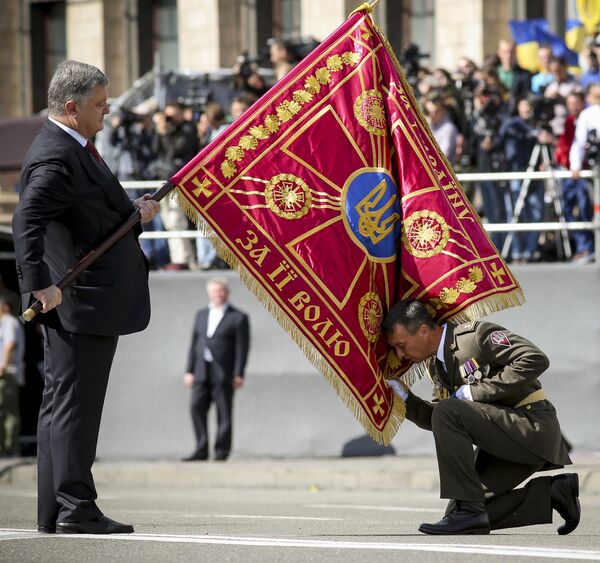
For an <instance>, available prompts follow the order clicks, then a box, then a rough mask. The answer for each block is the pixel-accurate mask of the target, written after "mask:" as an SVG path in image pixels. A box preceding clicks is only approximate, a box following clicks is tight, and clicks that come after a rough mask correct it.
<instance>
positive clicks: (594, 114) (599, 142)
mask: <svg viewBox="0 0 600 563" xmlns="http://www.w3.org/2000/svg"><path fill="white" fill-rule="evenodd" d="M587 101H588V104H589V106H588V107H587V108H585V109H584V110H583V111H582V112H581V113H580V114H579V117H578V118H577V122H576V126H575V138H574V139H573V144H572V145H571V150H570V151H569V164H570V169H571V176H572V177H573V179H575V180H579V179H580V176H579V173H580V172H581V170H582V168H583V166H584V164H587V166H589V167H590V168H595V169H596V170H597V169H598V167H600V154H599V153H600V84H597V83H596V84H591V85H590V86H589V87H588V92H587ZM586 193H587V189H586ZM588 195H589V194H588ZM579 213H580V216H581V209H580V212H579ZM591 215H592V211H591V210H589V211H587V213H585V214H584V217H587V218H588V220H589V219H591ZM583 220H585V219H583ZM590 236H591V233H590ZM578 258H580V259H582V261H588V262H589V261H591V260H593V254H592V250H591V249H590V252H589V254H588V255H585V256H580V257H578Z"/></svg>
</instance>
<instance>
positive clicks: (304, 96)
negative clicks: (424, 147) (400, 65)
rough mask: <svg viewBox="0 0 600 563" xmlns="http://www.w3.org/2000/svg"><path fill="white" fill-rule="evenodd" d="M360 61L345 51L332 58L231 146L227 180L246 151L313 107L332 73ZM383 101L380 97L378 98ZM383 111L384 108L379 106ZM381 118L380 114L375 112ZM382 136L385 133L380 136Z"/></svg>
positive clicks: (225, 164) (223, 167)
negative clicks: (260, 122) (308, 106)
mask: <svg viewBox="0 0 600 563" xmlns="http://www.w3.org/2000/svg"><path fill="white" fill-rule="evenodd" d="M360 60H361V57H360V54H359V53H354V52H352V51H346V52H345V53H343V54H342V55H332V56H331V57H329V58H328V59H327V61H326V65H327V66H324V67H320V68H318V69H316V70H315V73H314V75H311V76H308V77H307V78H306V81H305V82H304V90H302V89H299V90H295V91H294V92H293V94H292V98H291V99H289V100H283V101H282V102H281V103H280V104H279V105H278V106H277V107H276V108H275V112H276V114H277V115H274V114H270V115H267V116H266V117H265V121H264V125H258V126H254V127H252V128H251V129H250V130H249V131H248V132H247V133H246V134H245V135H243V136H242V137H241V138H240V139H239V142H238V144H237V145H231V146H229V147H227V149H225V158H226V160H224V161H223V162H222V163H221V172H222V173H223V176H225V178H232V177H233V176H235V174H236V173H237V167H236V165H235V164H234V162H238V161H240V160H242V158H243V157H244V151H253V150H255V149H256V148H257V147H258V144H259V141H261V140H263V139H268V138H269V137H270V136H271V134H273V133H276V132H277V131H278V130H279V127H280V126H281V124H282V123H285V122H288V121H291V120H292V119H294V117H295V116H296V115H298V114H299V113H300V111H301V110H302V108H303V106H304V105H306V104H310V102H312V101H313V98H314V96H315V95H316V94H318V93H319V92H320V91H321V87H322V86H326V85H328V84H329V83H330V82H331V79H332V73H334V72H339V71H340V70H342V69H343V68H344V65H346V66H355V65H356V64H358V62H359V61H360ZM379 97H380V98H381V94H379ZM379 105H380V107H381V110H383V105H382V104H381V102H379ZM374 111H375V113H376V114H377V115H379V110H374ZM383 120H384V121H383V124H384V127H385V114H383ZM377 134H378V135H382V134H384V133H377Z"/></svg>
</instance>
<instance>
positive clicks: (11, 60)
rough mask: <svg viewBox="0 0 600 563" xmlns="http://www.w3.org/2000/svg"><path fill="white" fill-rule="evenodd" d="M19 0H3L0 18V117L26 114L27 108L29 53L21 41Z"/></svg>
mask: <svg viewBox="0 0 600 563" xmlns="http://www.w3.org/2000/svg"><path fill="white" fill-rule="evenodd" d="M25 9H26V7H25V3H24V2H22V1H21V0H4V2H2V17H1V18H0V68H2V84H1V85H0V118H2V117H14V116H21V115H28V114H29V113H30V111H31V81H30V74H31V63H30V60H31V57H30V51H29V48H28V44H29V41H28V40H27V41H25V39H26V36H24V35H23V34H24V28H25V27H26V28H27V29H28V28H29V26H28V25H27V26H25V17H24V10H25Z"/></svg>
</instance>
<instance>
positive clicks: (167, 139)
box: [151, 102, 198, 270]
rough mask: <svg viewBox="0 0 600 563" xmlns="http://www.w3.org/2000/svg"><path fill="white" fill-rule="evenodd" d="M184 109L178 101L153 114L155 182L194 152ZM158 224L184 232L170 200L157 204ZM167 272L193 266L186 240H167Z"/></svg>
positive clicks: (182, 218)
mask: <svg viewBox="0 0 600 563" xmlns="http://www.w3.org/2000/svg"><path fill="white" fill-rule="evenodd" d="M184 110H185V108H184V106H183V105H182V104H180V103H178V102H170V103H168V104H166V106H165V109H164V110H163V111H162V112H158V113H156V114H155V115H154V122H155V124H156V131H157V135H156V137H155V139H154V149H155V151H156V155H157V159H156V161H155V162H154V163H153V164H152V167H151V168H152V171H153V176H154V178H155V179H157V180H167V179H169V178H170V177H171V176H172V175H173V174H174V173H175V172H177V170H179V169H180V168H181V167H182V166H183V165H184V164H186V163H187V162H188V161H190V160H191V159H192V158H193V157H194V156H195V155H196V153H197V152H198V138H197V136H196V128H195V126H194V124H193V123H191V122H189V121H186V120H185V119H184ZM160 215H161V219H162V222H163V224H164V226H165V229H167V230H168V231H185V230H187V229H188V226H189V225H188V219H187V217H186V215H185V213H184V212H183V211H182V210H181V209H180V208H179V206H178V205H177V203H176V202H175V201H174V200H173V198H170V197H166V198H164V199H163V200H162V201H161V211H160ZM168 244H169V254H170V257H171V263H170V264H167V266H166V268H167V269H170V270H187V269H188V268H189V267H190V265H191V264H193V263H194V246H193V244H192V241H191V240H190V239H183V238H170V239H169V243H168Z"/></svg>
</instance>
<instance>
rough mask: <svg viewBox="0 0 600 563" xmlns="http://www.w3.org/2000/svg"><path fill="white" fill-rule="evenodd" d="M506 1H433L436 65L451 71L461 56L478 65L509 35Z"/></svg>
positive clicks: (508, 16) (507, 4)
mask: <svg viewBox="0 0 600 563" xmlns="http://www.w3.org/2000/svg"><path fill="white" fill-rule="evenodd" d="M509 18H510V2H509V0H436V2H435V40H436V45H435V66H440V67H443V68H446V69H447V70H449V71H453V70H454V68H455V67H456V62H457V61H458V59H459V58H460V57H462V56H466V57H469V58H470V59H473V60H474V61H475V63H477V64H478V65H480V64H481V63H482V62H483V60H484V58H485V57H486V56H487V55H491V54H493V53H495V52H496V49H497V47H498V41H499V40H500V39H502V38H509V37H510V31H509V29H508V20H509Z"/></svg>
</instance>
